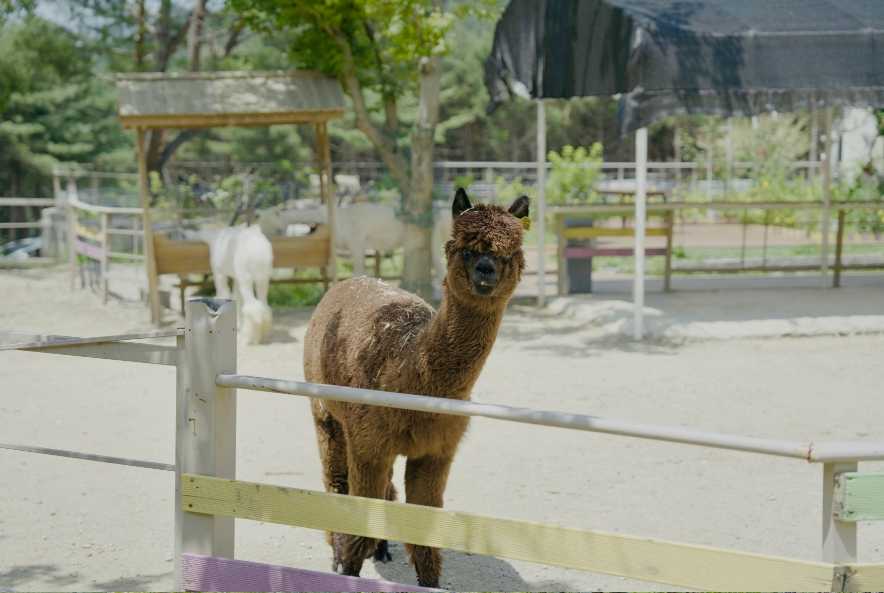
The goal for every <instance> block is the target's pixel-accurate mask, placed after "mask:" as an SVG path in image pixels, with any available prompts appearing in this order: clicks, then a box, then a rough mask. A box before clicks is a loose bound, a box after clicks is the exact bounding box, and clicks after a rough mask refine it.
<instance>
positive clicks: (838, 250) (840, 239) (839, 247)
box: [832, 208, 845, 288]
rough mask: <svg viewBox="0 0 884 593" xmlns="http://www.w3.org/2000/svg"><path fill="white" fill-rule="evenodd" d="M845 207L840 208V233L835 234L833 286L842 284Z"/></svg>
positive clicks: (836, 286)
mask: <svg viewBox="0 0 884 593" xmlns="http://www.w3.org/2000/svg"><path fill="white" fill-rule="evenodd" d="M844 215H845V211H844V209H843V208H842V209H839V210H838V234H837V235H836V236H835V265H834V268H835V269H834V274H833V275H832V286H833V287H834V288H838V287H839V286H841V255H842V253H843V250H844Z"/></svg>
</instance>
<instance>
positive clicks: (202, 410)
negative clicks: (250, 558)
mask: <svg viewBox="0 0 884 593" xmlns="http://www.w3.org/2000/svg"><path fill="white" fill-rule="evenodd" d="M178 355H179V356H178V380H177V398H176V406H177V407H176V418H175V556H174V561H175V587H176V589H175V590H177V591H180V590H182V588H181V587H182V580H181V579H182V574H181V554H183V553H185V552H189V553H194V554H205V555H208V556H221V557H225V558H233V556H234V523H233V519H232V518H230V517H215V516H211V515H197V514H193V513H187V512H184V510H183V509H182V508H181V475H182V474H185V473H191V474H201V475H206V476H215V477H219V478H228V479H234V478H235V477H236V390H235V389H229V388H221V387H218V386H216V385H215V377H216V376H217V375H218V374H219V373H235V372H236V305H235V304H234V302H233V301H232V300H229V299H212V298H205V299H190V300H189V301H188V303H187V315H186V321H185V330H184V336H183V338H182V337H179V342H178Z"/></svg>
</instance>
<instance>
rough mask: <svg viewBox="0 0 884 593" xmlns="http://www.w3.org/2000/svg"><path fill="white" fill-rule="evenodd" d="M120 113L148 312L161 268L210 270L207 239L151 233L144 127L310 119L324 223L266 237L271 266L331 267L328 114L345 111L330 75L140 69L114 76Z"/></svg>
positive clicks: (156, 310)
mask: <svg viewBox="0 0 884 593" xmlns="http://www.w3.org/2000/svg"><path fill="white" fill-rule="evenodd" d="M116 85H117V93H118V102H119V116H120V121H121V122H122V123H123V127H125V128H133V129H135V131H136V133H137V141H136V148H137V155H138V177H139V187H140V196H141V206H142V208H143V209H144V231H145V232H144V250H145V259H146V261H147V278H148V292H149V302H150V311H151V320H152V321H153V322H154V323H159V322H160V319H161V308H160V299H159V288H158V275H160V274H167V273H169V274H187V273H203V272H208V271H209V252H208V246H207V245H205V244H204V243H199V242H195V241H172V240H169V239H166V238H164V237H160V236H155V235H154V232H153V226H152V223H151V216H150V199H149V186H148V172H147V160H146V147H145V132H146V131H147V130H155V129H168V128H179V129H196V128H213V127H220V126H238V127H254V126H271V125H279V124H312V125H314V126H315V128H316V146H315V150H316V155H317V161H318V168H319V179H320V192H321V195H322V199H323V201H324V202H325V203H326V204H327V206H328V225H326V228H324V229H323V228H320V230H319V231H318V232H317V233H314V234H313V235H310V236H308V237H285V238H277V239H273V240H272V241H271V242H272V243H273V251H274V265H275V266H276V267H317V266H319V267H323V269H325V270H327V273H328V274H329V276H330V278H331V280H334V274H335V268H336V266H335V251H334V249H333V245H334V220H335V200H334V199H332V198H333V196H332V187H331V184H332V175H331V152H330V147H329V141H328V127H327V126H328V121H329V120H331V119H334V118H337V117H341V116H343V114H344V95H343V92H342V90H341V86H340V84H339V83H338V81H337V80H335V79H333V78H329V77H326V76H324V75H322V74H319V73H316V72H309V71H288V72H211V73H181V74H167V73H142V74H126V75H120V76H118V77H117V79H116Z"/></svg>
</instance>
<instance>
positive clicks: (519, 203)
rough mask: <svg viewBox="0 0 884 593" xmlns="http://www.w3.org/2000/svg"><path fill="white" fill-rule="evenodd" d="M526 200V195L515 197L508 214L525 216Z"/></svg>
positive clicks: (526, 212) (526, 213) (526, 211)
mask: <svg viewBox="0 0 884 593" xmlns="http://www.w3.org/2000/svg"><path fill="white" fill-rule="evenodd" d="M528 202H529V200H528V196H522V197H520V198H516V201H515V202H513V204H512V206H510V214H512V215H513V216H515V217H516V218H525V217H526V216H528Z"/></svg>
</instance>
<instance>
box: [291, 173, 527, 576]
mask: <svg viewBox="0 0 884 593" xmlns="http://www.w3.org/2000/svg"><path fill="white" fill-rule="evenodd" d="M452 212H453V214H454V220H453V231H452V238H451V240H450V241H448V242H447V243H446V245H445V252H446V255H447V257H448V274H447V276H446V278H445V281H444V289H443V295H442V303H441V305H440V306H439V311H438V312H434V311H433V308H432V307H430V305H428V304H427V303H426V302H424V301H423V300H422V299H420V298H419V297H417V296H415V295H413V294H411V293H408V292H405V291H404V290H399V289H397V288H393V287H391V286H389V285H387V284H384V283H383V282H378V281H376V280H374V279H369V278H354V279H352V280H347V281H345V282H341V283H340V284H337V285H335V286H334V287H333V288H332V289H331V290H329V291H328V293H327V294H326V295H325V297H324V298H323V299H322V301H321V302H320V303H319V305H318V306H317V307H316V311H315V312H314V313H313V317H312V318H311V319H310V325H309V327H308V328H307V335H306V337H305V339H304V375H305V377H306V378H307V380H308V381H310V382H313V383H326V384H331V385H344V386H348V387H361V388H364V389H381V390H384V391H397V392H401V393H410V394H418V395H431V396H436V397H446V398H452V399H460V400H466V399H469V397H470V391H471V390H472V387H473V384H474V383H475V382H476V379H478V377H479V372H480V371H481V370H482V366H483V365H484V364H485V359H486V358H487V357H488V354H489V352H490V351H491V346H492V345H493V344H494V339H495V338H496V337H497V330H498V328H499V326H500V322H501V319H502V317H503V312H504V309H505V308H506V305H507V302H508V301H509V299H510V296H512V294H513V291H514V290H515V288H516V285H517V284H518V283H519V279H520V278H521V275H522V270H523V269H524V267H525V258H524V256H523V254H522V223H521V220H520V219H521V218H523V217H527V216H528V198H527V197H525V196H522V197H521V198H519V199H517V200H516V201H515V202H513V204H512V206H510V208H509V211H507V210H504V209H503V208H500V207H498V206H485V205H478V206H471V205H470V201H469V198H467V194H466V192H465V191H464V190H463V189H458V190H457V193H456V194H455V197H454V203H453V205H452ZM311 406H312V410H313V419H314V422H315V425H316V435H317V440H318V442H319V454H320V458H321V460H322V467H323V474H324V476H323V477H324V481H325V488H326V490H327V491H329V492H337V493H341V494H352V495H354V496H365V497H370V498H386V499H387V500H395V498H396V490H395V488H394V487H393V484H392V481H391V478H392V473H393V461H394V460H395V459H396V457H397V456H398V455H404V456H406V457H407V458H408V461H407V465H406V470H405V499H406V501H407V502H409V503H414V504H422V505H429V506H434V507H441V506H442V495H443V493H444V491H445V484H446V482H447V480H448V471H449V469H450V468H451V462H452V460H453V459H454V454H455V451H456V450H457V446H458V443H460V440H461V437H462V436H463V434H464V431H466V429H467V424H468V418H465V417H460V416H450V415H444V414H429V413H426V412H413V411H409V410H399V409H394V408H383V407H377V406H366V405H361V404H349V403H341V402H332V401H326V402H322V401H321V400H313V401H312V403H311ZM329 543H330V544H331V546H332V549H333V551H334V563H333V569H334V570H336V571H337V570H338V568H339V567H340V568H342V569H343V573H344V574H347V575H354V576H358V575H359V571H360V570H361V568H362V562H363V560H365V559H366V558H368V557H370V556H372V555H374V557H375V559H376V560H381V561H386V560H388V559H389V554H388V552H387V545H386V542H385V541H381V542H378V541H377V540H374V539H370V538H365V537H356V536H352V535H345V534H337V533H336V534H329ZM406 549H407V550H408V553H409V555H410V557H411V561H412V563H413V564H414V567H415V570H416V572H417V579H418V583H420V584H421V585H424V586H429V587H438V586H439V574H440V572H441V564H442V562H441V557H440V554H439V550H437V549H435V548H428V547H423V546H411V545H406Z"/></svg>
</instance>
